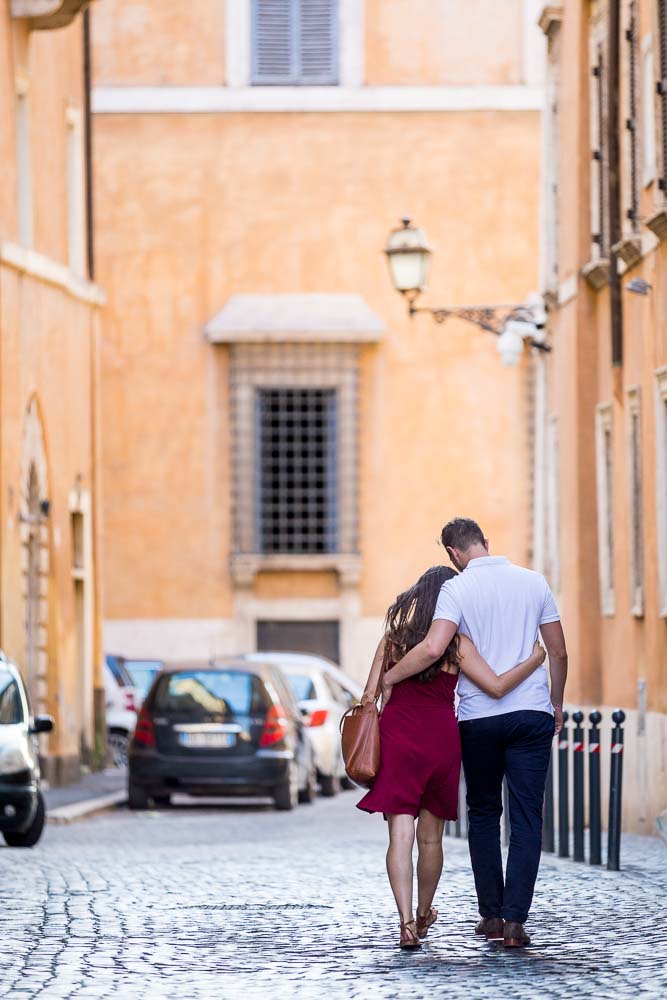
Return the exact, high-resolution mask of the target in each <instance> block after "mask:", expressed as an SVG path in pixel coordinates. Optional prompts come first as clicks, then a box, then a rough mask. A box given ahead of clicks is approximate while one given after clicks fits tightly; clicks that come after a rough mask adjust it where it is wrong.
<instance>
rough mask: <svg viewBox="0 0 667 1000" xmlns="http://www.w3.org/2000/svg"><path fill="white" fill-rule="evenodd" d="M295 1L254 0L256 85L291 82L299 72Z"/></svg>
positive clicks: (254, 73)
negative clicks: (296, 58)
mask: <svg viewBox="0 0 667 1000" xmlns="http://www.w3.org/2000/svg"><path fill="white" fill-rule="evenodd" d="M295 14H296V9H295V4H294V0H254V2H253V23H252V35H253V38H252V43H253V44H252V59H253V66H252V77H253V83H268V84H270V83H291V82H292V81H293V79H294V75H295V72H296V65H295V63H296V60H295V44H294V43H295V34H296V23H295V22H296V17H295Z"/></svg>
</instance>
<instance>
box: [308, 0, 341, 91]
mask: <svg viewBox="0 0 667 1000" xmlns="http://www.w3.org/2000/svg"><path fill="white" fill-rule="evenodd" d="M299 13H300V25H299V28H300V30H299V82H300V83H329V84H331V83H336V82H337V78H338V30H337V29H338V4H337V2H336V0H301V2H300V12H299Z"/></svg>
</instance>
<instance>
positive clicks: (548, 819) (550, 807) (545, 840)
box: [542, 751, 556, 854]
mask: <svg viewBox="0 0 667 1000" xmlns="http://www.w3.org/2000/svg"><path fill="white" fill-rule="evenodd" d="M553 764H554V755H553V751H552V753H551V754H550V756H549V768H548V770H547V782H546V785H545V786H544V815H543V821H542V850H543V851H546V852H547V853H549V854H553V853H554V851H555V850H556V838H555V834H554V767H553Z"/></svg>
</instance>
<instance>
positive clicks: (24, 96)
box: [0, 0, 104, 782]
mask: <svg viewBox="0 0 667 1000" xmlns="http://www.w3.org/2000/svg"><path fill="white" fill-rule="evenodd" d="M82 7H83V4H82V3H78V4H77V3H73V2H69V3H63V4H57V3H54V4H47V5H45V4H43V3H41V4H40V3H31V2H30V0H11V2H10V0H2V2H1V3H0V120H1V121H2V129H1V130H0V161H1V162H2V170H3V183H2V185H0V648H2V650H3V652H4V653H5V654H6V655H7V656H8V657H11V658H13V659H15V660H16V661H17V663H18V664H19V666H20V667H21V670H22V672H23V674H24V676H25V678H26V681H27V684H28V689H29V694H30V698H31V703H32V710H33V712H35V713H38V712H49V713H51V714H52V715H53V716H54V719H55V730H54V732H53V733H51V734H50V735H48V736H45V737H40V741H41V744H40V745H41V752H42V756H43V758H44V761H45V765H46V766H45V772H46V775H47V777H48V778H49V779H50V780H51V781H53V782H59V781H66V780H72V779H74V778H76V777H78V775H79V773H80V767H81V764H82V763H83V764H85V765H90V764H92V763H94V762H95V761H96V760H99V759H101V757H102V755H103V742H102V739H101V737H100V736H99V735H98V737H97V738H96V732H97V733H98V734H99V733H100V730H101V728H102V725H103V711H104V699H103V693H102V667H101V655H102V649H101V629H100V622H101V616H100V610H99V609H100V594H99V589H98V586H97V583H98V574H97V567H98V554H99V553H98V540H99V533H98V531H97V528H96V517H97V507H96V500H97V486H98V472H97V455H98V453H97V444H98V434H97V430H96V424H97V419H96V392H97V390H96V379H97V364H96V358H97V343H98V337H99V309H100V305H101V302H102V294H101V292H100V290H99V288H98V287H97V286H96V285H94V284H93V283H92V282H91V281H90V280H89V271H88V261H87V252H86V247H87V240H86V228H87V226H86V189H85V142H84V137H85V104H86V102H85V88H84V45H83V24H82V15H81V13H80V10H81V8H82Z"/></svg>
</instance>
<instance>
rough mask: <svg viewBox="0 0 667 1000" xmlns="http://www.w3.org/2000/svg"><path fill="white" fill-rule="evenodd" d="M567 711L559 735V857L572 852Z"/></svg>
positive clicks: (565, 856)
mask: <svg viewBox="0 0 667 1000" xmlns="http://www.w3.org/2000/svg"><path fill="white" fill-rule="evenodd" d="M567 720H568V714H567V712H563V728H562V729H561V731H560V734H559V736H558V857H559V858H567V857H569V854H570V846H569V845H570V807H569V802H568V796H569V781H568V773H567V769H568V764H569V760H568V757H569V754H568V750H569V746H570V737H569V733H568V729H567Z"/></svg>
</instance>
